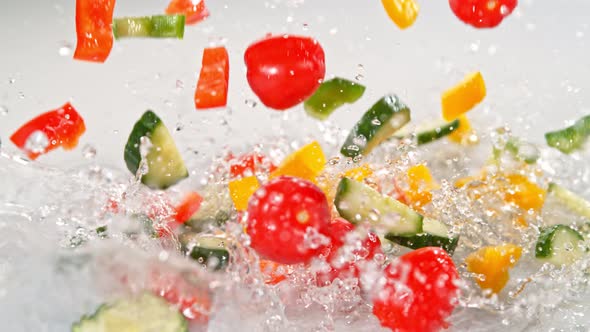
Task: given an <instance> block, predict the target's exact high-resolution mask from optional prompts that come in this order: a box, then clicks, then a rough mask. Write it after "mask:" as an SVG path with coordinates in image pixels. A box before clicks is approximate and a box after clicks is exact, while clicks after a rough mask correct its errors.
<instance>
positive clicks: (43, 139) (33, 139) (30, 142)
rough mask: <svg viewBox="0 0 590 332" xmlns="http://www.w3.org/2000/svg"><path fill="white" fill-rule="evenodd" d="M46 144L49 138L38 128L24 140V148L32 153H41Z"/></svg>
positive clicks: (47, 144)
mask: <svg viewBox="0 0 590 332" xmlns="http://www.w3.org/2000/svg"><path fill="white" fill-rule="evenodd" d="M48 146H49V138H48V137H47V135H45V133H44V132H42V131H40V130H35V131H34V132H33V133H32V134H31V135H30V136H29V137H28V138H27V140H26V142H25V150H27V151H29V152H32V153H42V152H44V151H45V149H46V148H47V147H48Z"/></svg>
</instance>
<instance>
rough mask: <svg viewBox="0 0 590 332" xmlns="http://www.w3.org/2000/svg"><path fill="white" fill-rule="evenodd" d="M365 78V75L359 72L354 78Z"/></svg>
mask: <svg viewBox="0 0 590 332" xmlns="http://www.w3.org/2000/svg"><path fill="white" fill-rule="evenodd" d="M364 78H365V76H364V75H363V74H357V75H356V76H355V77H354V79H355V80H357V81H362V80H363V79H364Z"/></svg>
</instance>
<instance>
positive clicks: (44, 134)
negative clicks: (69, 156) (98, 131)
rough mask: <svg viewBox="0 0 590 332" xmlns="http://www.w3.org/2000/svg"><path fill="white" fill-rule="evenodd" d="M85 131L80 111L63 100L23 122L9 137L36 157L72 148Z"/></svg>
mask: <svg viewBox="0 0 590 332" xmlns="http://www.w3.org/2000/svg"><path fill="white" fill-rule="evenodd" d="M85 131H86V125H85V124H84V120H83V119H82V117H81V116H80V114H78V112H77V111H76V109H75V108H74V107H73V106H72V105H71V104H70V103H66V104H65V105H63V106H62V107H60V108H58V109H56V110H53V111H49V112H46V113H43V114H41V115H39V116H37V117H36V118H33V119H32V120H30V121H29V122H27V123H25V124H24V125H22V126H21V127H20V128H19V129H18V130H17V131H15V132H14V134H12V136H10V140H11V141H12V143H14V145H16V146H17V147H18V148H19V149H21V150H22V151H23V152H25V153H26V154H27V156H28V157H29V158H31V159H32V160H35V159H37V157H39V156H40V155H42V154H45V153H47V152H49V151H51V150H53V149H56V148H58V147H60V146H61V147H63V148H64V149H65V150H71V149H73V148H75V147H76V146H77V145H78V140H79V139H80V136H82V134H84V132H85Z"/></svg>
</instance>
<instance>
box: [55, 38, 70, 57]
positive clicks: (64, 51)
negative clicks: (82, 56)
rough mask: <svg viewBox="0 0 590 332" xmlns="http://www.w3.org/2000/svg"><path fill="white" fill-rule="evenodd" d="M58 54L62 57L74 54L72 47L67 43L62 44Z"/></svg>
mask: <svg viewBox="0 0 590 332" xmlns="http://www.w3.org/2000/svg"><path fill="white" fill-rule="evenodd" d="M58 52H59V55H60V56H70V54H72V45H71V44H70V43H68V42H65V41H64V42H61V43H60V45H59V51H58Z"/></svg>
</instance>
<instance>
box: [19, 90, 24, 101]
mask: <svg viewBox="0 0 590 332" xmlns="http://www.w3.org/2000/svg"><path fill="white" fill-rule="evenodd" d="M18 98H19V99H25V94H24V92H22V91H20V92H19V93H18Z"/></svg>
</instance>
